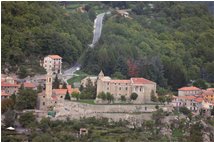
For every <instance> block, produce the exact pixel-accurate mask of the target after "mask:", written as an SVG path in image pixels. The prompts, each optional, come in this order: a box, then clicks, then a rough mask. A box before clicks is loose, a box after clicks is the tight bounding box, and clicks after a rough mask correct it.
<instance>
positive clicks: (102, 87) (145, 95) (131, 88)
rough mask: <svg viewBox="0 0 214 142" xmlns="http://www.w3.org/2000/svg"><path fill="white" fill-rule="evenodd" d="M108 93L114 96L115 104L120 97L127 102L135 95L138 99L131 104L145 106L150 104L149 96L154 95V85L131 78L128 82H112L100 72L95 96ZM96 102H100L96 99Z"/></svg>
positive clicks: (148, 81)
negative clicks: (123, 97)
mask: <svg viewBox="0 0 214 142" xmlns="http://www.w3.org/2000/svg"><path fill="white" fill-rule="evenodd" d="M101 92H104V93H107V92H109V93H110V94H112V95H113V96H114V100H115V102H120V99H121V96H122V95H123V96H125V98H126V100H129V98H130V96H131V94H132V93H137V94H138V97H137V99H136V100H135V101H134V102H133V103H135V104H145V103H150V102H151V94H152V93H154V95H156V83H155V82H153V81H150V80H147V79H145V78H131V79H129V80H113V79H111V78H110V77H108V76H104V74H103V72H102V71H101V72H100V73H99V75H98V80H97V96H98V95H99V94H100V93H101ZM96 102H97V103H101V102H102V100H101V99H99V98H98V97H96Z"/></svg>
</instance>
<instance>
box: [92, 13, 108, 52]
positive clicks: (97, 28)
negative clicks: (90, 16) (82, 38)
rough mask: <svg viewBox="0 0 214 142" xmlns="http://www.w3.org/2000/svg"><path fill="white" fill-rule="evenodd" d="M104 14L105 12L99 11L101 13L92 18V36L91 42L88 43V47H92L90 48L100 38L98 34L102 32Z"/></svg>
mask: <svg viewBox="0 0 214 142" xmlns="http://www.w3.org/2000/svg"><path fill="white" fill-rule="evenodd" d="M104 15H105V13H101V14H99V15H97V18H96V19H95V20H94V36H93V41H92V44H91V45H90V47H92V48H93V47H94V45H95V44H96V43H97V42H98V40H99V39H100V36H101V33H102V26H103V17H104Z"/></svg>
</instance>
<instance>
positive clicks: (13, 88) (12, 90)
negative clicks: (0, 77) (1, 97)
mask: <svg viewBox="0 0 214 142" xmlns="http://www.w3.org/2000/svg"><path fill="white" fill-rule="evenodd" d="M19 87H20V85H18V84H11V83H6V82H2V83H1V90H4V92H5V93H7V94H9V95H12V94H17V92H18V89H19Z"/></svg>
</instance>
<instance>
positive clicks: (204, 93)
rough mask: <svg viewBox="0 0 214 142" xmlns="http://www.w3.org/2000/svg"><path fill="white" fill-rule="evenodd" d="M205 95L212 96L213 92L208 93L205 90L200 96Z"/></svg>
mask: <svg viewBox="0 0 214 142" xmlns="http://www.w3.org/2000/svg"><path fill="white" fill-rule="evenodd" d="M206 95H214V92H213V91H210V90H209V91H208V90H205V91H203V93H202V96H206Z"/></svg>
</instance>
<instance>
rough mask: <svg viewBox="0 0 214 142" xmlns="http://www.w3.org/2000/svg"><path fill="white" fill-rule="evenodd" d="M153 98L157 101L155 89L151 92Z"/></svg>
mask: <svg viewBox="0 0 214 142" xmlns="http://www.w3.org/2000/svg"><path fill="white" fill-rule="evenodd" d="M151 100H152V101H153V102H157V100H158V99H157V97H156V95H155V92H154V90H152V92H151Z"/></svg>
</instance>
